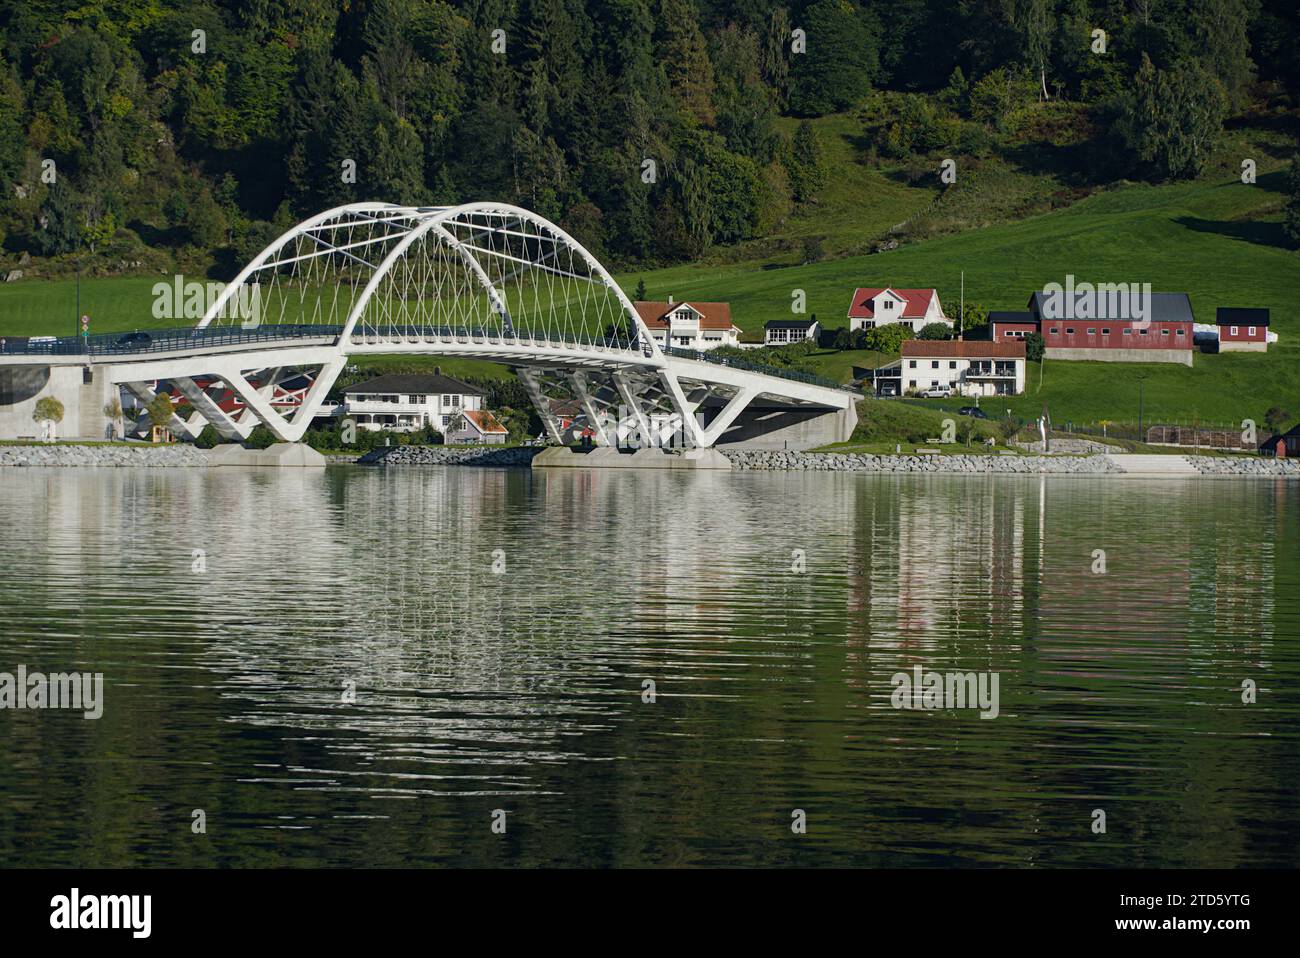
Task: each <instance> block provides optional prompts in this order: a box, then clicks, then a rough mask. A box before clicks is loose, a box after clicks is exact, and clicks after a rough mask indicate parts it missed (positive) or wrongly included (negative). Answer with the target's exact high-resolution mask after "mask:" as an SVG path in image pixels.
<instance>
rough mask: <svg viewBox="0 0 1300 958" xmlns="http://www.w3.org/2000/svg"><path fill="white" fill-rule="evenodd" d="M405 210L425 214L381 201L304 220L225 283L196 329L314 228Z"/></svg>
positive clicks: (360, 204) (334, 209) (320, 214)
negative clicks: (362, 215) (341, 219)
mask: <svg viewBox="0 0 1300 958" xmlns="http://www.w3.org/2000/svg"><path fill="white" fill-rule="evenodd" d="M433 209H434V208H430V211H429V212H430V213H432V212H433ZM437 209H445V207H438V208H437ZM403 210H409V211H410V212H411V213H412V214H415V216H417V217H418V216H420V215H422V214H421V211H420V209H419V208H417V207H413V206H399V205H397V204H396V203H378V202H374V201H371V202H366V203H347V204H345V205H343V206H336V207H334V208H333V209H328V210H325V211H324V212H322V213H317V214H316V215H315V216H311V217H308V218H307V219H305V220H303V221H302V222H301V223H298V224H297V225H296V226H293V227H292V228H290V229H288V230H285V231H284V232H283V233H281V234H280V235H279V236H277V237H276V238H275V239H274V240H272V241H271V243H270V244H269V245H268V246H267V247H266V248H265V249H263V250H262V251H261V252H260V253H258V254H257V255H256V256H254V257H253V259H252V261H250V262H249V264H248V265H247V266H245V267H244V268H243V269H242V270H240V271H239V274H238V275H237V276H236V277H235V278H234V279H233V280H231V281H230V282H229V283H227V284H226V288H225V289H223V290H222V291H221V295H220V296H218V297H217V299H216V301H215V302H214V303H213V304H212V305H211V306H209V307H208V309H207V312H205V313H204V314H203V317H202V318H201V319H200V320H199V321H198V323H196V324H195V326H194V328H195V329H204V328H206V327H207V325H208V324H209V323H211V322H212V320H213V319H214V318H215V317H217V316H220V315H221V311H222V309H224V308H225V306H226V303H228V302H229V301H230V298H231V297H232V296H234V295H235V293H236V292H238V290H239V288H240V287H241V286H242V285H243V284H244V282H245V280H247V279H248V277H249V276H251V275H253V274H254V273H255V272H257V271H258V270H260V269H262V268H263V267H264V266H265V265H266V261H267V260H268V259H270V257H271V255H272V254H274V253H275V252H276V251H278V250H280V249H283V248H284V247H285V246H287V245H288V244H289V243H291V242H293V241H294V240H295V239H297V238H298V237H299V236H303V235H305V234H306V233H308V232H309V231H311V230H312V229H315V228H316V227H317V226H320V225H321V224H322V223H325V222H328V221H329V220H331V219H335V218H339V217H342V216H344V215H345V214H348V213H391V212H397V211H403Z"/></svg>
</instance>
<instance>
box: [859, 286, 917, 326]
mask: <svg viewBox="0 0 1300 958" xmlns="http://www.w3.org/2000/svg"><path fill="white" fill-rule="evenodd" d="M886 292H888V293H896V294H898V297H899V298H900V299H902V300H903V319H920V318H921V317H922V316H924V315H925V313H926V310H928V309H929V308H930V301H931V300H932V299H934V297H935V295H936V292H935V290H933V289H897V288H895V287H893V286H880V287H875V286H859V287H858V288H857V289H856V290H854V291H853V302H851V303H849V318H850V319H875V318H876V306H875V299H876V297H877V296H879V295H880V294H881V293H886Z"/></svg>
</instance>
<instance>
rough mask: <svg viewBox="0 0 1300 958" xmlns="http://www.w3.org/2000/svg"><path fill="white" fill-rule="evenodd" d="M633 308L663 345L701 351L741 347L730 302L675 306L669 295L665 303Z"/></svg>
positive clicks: (655, 338)
mask: <svg viewBox="0 0 1300 958" xmlns="http://www.w3.org/2000/svg"><path fill="white" fill-rule="evenodd" d="M632 305H633V306H635V307H636V311H637V313H638V315H640V317H641V320H642V322H644V323H645V324H646V327H647V328H648V329H649V330H650V335H651V336H652V337H653V338H654V341H655V342H657V343H658V344H659V345H660V346H674V347H676V348H678V349H696V350H700V349H716V348H717V347H719V346H739V345H740V327H739V326H737V325H736V324H735V323H733V322H732V321H731V304H730V303H705V302H700V301H697V300H692V301H690V302H685V301H683V302H680V303H674V302H673V298H672V297H671V296H670V297H668V302H666V303H658V302H649V301H644V300H641V301H638V302H636V303H633V304H632Z"/></svg>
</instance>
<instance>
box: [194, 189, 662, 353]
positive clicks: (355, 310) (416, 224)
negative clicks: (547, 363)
mask: <svg viewBox="0 0 1300 958" xmlns="http://www.w3.org/2000/svg"><path fill="white" fill-rule="evenodd" d="M375 213H391V214H403V215H405V216H408V217H409V218H410V220H411V227H410V228H409V229H408V230H407V231H406V233H405V235H403V236H402V238H401V239H400V240H398V241H397V243H396V245H395V246H394V247H393V248H392V249H391V250H389V252H388V254H387V255H386V256H385V257H384V258H383V260H381V261H380V263H379V265H378V266H376V267H375V269H374V270H373V272H372V273H371V275H370V279H369V281H368V282H367V283H366V286H365V288H364V289H363V290H362V293H361V295H360V297H359V298H358V300H357V301H356V302H355V303H354V304H353V306H352V310H351V312H350V313H349V315H348V318H347V320H346V322H345V324H344V328H343V334H342V336H340V338H339V345H340V346H341V347H343V348H344V350H345V351H346V347H347V344H348V341H349V339H350V337H351V336H352V333H353V331H354V329H355V328H356V325H357V321H358V320H359V319H360V317H361V315H362V314H363V313H364V312H365V309H366V307H367V306H368V305H369V303H370V299H371V297H372V296H373V295H374V293H375V291H376V290H377V289H378V288H379V283H380V282H381V281H382V280H383V278H384V277H385V276H386V275H387V274H388V273H389V271H390V270H391V269H392V267H393V265H394V264H395V263H397V261H398V260H399V259H400V258H401V257H403V256H404V255H406V252H407V250H409V249H410V247H411V246H412V245H413V244H414V243H415V242H416V241H417V240H421V239H423V238H425V237H426V236H427V234H428V233H429V232H430V231H431V230H433V228H434V227H437V234H438V236H439V237H440V238H441V239H442V240H443V241H445V242H447V243H448V245H449V246H450V247H451V248H452V249H453V250H455V251H456V253H457V255H458V256H459V257H460V258H461V260H462V261H463V262H464V263H465V264H466V265H467V266H468V267H469V269H470V272H471V273H473V274H474V276H475V277H476V279H477V280H478V282H479V284H480V285H481V286H482V287H483V288H484V290H485V291H486V292H487V294H488V296H489V297H490V298H491V300H492V302H493V304H494V305H496V306H497V307H498V310H499V311H501V312H502V313H503V316H508V315H509V313H508V309H507V308H506V299H505V296H504V295H503V294H502V292H501V291H500V290H499V289H498V288H497V286H496V285H495V284H494V283H493V282H492V280H491V278H490V277H489V276H488V275H487V273H486V272H485V271H484V269H483V266H482V264H481V263H479V261H478V259H477V258H476V257H475V256H474V255H473V253H472V252H471V251H470V250H468V249H467V248H466V247H465V244H464V243H463V242H462V241H461V240H460V239H459V238H458V237H456V235H455V234H454V233H452V232H451V231H450V230H448V229H447V228H446V225H445V224H447V223H448V222H449V221H450V222H454V221H455V219H456V217H458V216H464V215H473V214H490V215H497V216H502V215H504V216H509V217H513V218H516V219H518V220H521V221H526V222H529V223H531V224H533V225H534V226H537V227H539V228H540V229H542V230H544V231H545V232H547V233H549V234H551V236H552V237H554V240H553V241H554V242H560V243H563V244H564V245H565V246H567V247H568V248H569V249H570V250H572V251H573V252H574V253H576V254H578V256H579V257H581V259H582V260H583V262H585V263H586V264H587V267H588V269H589V270H590V271H591V273H592V276H593V278H594V279H598V280H599V281H600V282H601V283H602V284H603V285H604V286H605V288H606V289H607V290H609V291H610V292H611V293H613V295H614V297H615V299H616V300H617V302H618V304H619V306H621V307H622V309H623V312H624V313H625V314H626V316H627V317H628V319H630V320H631V321H632V323H633V327H634V328H635V329H636V330H637V331H638V332H639V334H640V338H641V341H642V342H643V343H645V344H646V345H648V346H649V348H650V351H651V358H653V360H654V363H653V365H656V366H662V365H664V363H665V360H664V357H663V353H662V351H661V350H660V348H659V344H658V343H657V342H655V340H654V337H652V336H651V335H650V330H649V328H648V327H647V326H646V325H645V322H644V321H643V320H642V319H641V316H640V314H639V313H637V311H636V308H635V307H634V306H633V305H632V302H631V300H629V299H628V298H627V296H626V295H625V294H624V292H623V290H622V289H621V288H620V287H619V285H618V284H617V283H615V282H614V278H613V277H612V276H610V274H609V271H608V270H606V269H605V267H604V266H603V265H602V264H601V262H600V261H599V260H598V259H596V258H595V257H594V256H592V255H591V253H590V252H589V251H588V250H587V249H586V247H584V246H583V245H582V244H581V243H579V242H578V241H577V240H576V239H574V238H573V237H572V236H571V235H569V234H568V233H567V232H565V231H564V230H563V229H561V228H560V227H559V226H557V225H556V224H554V223H552V222H551V221H550V220H548V219H546V218H545V217H543V216H538V215H537V214H536V213H533V212H532V211H530V210H526V209H524V208H522V207H519V206H513V205H511V204H509V203H490V202H475V203H462V204H460V205H458V206H442V207H414V206H402V205H400V204H397V203H380V202H373V201H372V202H364V203H348V204H345V205H343V206H336V207H334V208H333V209H329V210H325V211H324V212H321V213H317V214H316V215H315V216H312V217H309V218H308V219H305V220H303V221H302V222H301V223H298V224H297V225H296V226H294V227H293V228H292V229H289V230H286V231H285V232H284V233H282V234H281V235H279V236H278V237H276V238H275V240H273V241H272V242H271V243H270V244H269V245H268V246H267V247H266V248H265V249H263V250H262V251H261V252H260V253H258V254H257V256H256V257H254V258H253V260H252V261H251V262H250V263H249V264H248V265H247V266H245V267H244V268H243V269H242V270H241V271H240V272H239V274H238V275H237V276H236V277H235V278H234V279H233V280H232V281H231V282H230V283H229V284H227V286H226V287H225V289H223V290H222V292H221V294H220V295H219V296H218V297H217V299H216V301H215V302H214V303H213V304H212V305H211V306H210V307H209V308H208V310H207V311H206V312H205V313H204V314H203V317H202V318H201V319H200V320H199V321H198V323H197V324H196V325H195V328H196V329H204V328H205V327H207V326H208V325H209V324H210V323H211V322H212V320H213V319H215V318H216V317H217V316H219V315H221V313H222V310H224V309H225V308H226V305H227V303H229V301H230V299H231V297H233V296H234V295H235V294H236V293H237V292H238V290H239V288H240V287H241V286H243V285H244V283H245V282H246V281H247V280H248V278H249V277H250V276H252V275H253V274H254V273H256V272H257V271H258V270H261V269H263V268H264V267H265V266H266V264H267V262H268V261H269V260H270V258H271V257H272V256H273V255H274V254H275V253H276V252H277V251H278V250H280V249H283V248H284V247H285V246H286V245H288V244H289V243H291V242H293V241H294V240H295V239H297V238H298V237H300V236H304V235H306V234H308V233H309V232H310V231H311V230H313V229H315V228H316V227H318V226H320V225H321V224H322V223H327V222H329V221H330V220H335V219H338V220H343V219H344V218H345V217H347V216H348V214H357V215H359V216H364V215H365V214H375ZM489 229H490V227H489ZM539 265H540V264H539ZM510 318H511V321H512V322H513V320H514V317H510Z"/></svg>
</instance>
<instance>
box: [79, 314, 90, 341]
mask: <svg viewBox="0 0 1300 958" xmlns="http://www.w3.org/2000/svg"><path fill="white" fill-rule="evenodd" d="M81 335H83V336H89V335H90V317H89V316H82V317H81Z"/></svg>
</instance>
